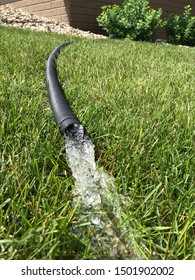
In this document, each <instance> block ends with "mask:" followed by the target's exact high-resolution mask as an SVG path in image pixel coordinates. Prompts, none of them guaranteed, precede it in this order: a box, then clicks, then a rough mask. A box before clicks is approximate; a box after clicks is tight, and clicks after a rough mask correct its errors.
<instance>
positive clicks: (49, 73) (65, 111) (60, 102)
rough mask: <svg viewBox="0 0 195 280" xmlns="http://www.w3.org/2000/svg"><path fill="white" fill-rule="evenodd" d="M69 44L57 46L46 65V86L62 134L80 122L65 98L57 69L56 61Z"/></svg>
mask: <svg viewBox="0 0 195 280" xmlns="http://www.w3.org/2000/svg"><path fill="white" fill-rule="evenodd" d="M69 44H71V43H69V42H66V43H63V44H61V45H59V46H57V47H56V48H55V49H54V50H53V52H52V53H51V54H50V56H49V58H48V60H47V65H46V84H47V89H48V94H49V100H50V105H51V108H52V111H53V114H54V118H55V121H56V123H57V125H58V126H59V128H60V131H61V133H62V134H65V132H66V130H68V128H69V127H71V126H72V125H73V124H79V123H80V121H79V120H78V118H77V117H76V116H75V115H74V114H73V112H72V110H71V108H70V105H69V103H68V101H67V99H66V97H65V93H64V91H63V89H62V87H61V85H60V83H59V80H58V75H57V67H56V59H57V58H58V55H59V54H60V51H61V49H62V48H64V47H66V46H68V45H69Z"/></svg>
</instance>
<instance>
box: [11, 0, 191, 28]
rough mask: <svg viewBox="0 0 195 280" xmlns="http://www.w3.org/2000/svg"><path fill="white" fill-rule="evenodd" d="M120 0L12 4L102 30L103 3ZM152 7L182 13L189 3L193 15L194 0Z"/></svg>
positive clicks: (157, 1) (158, 1) (162, 0)
mask: <svg viewBox="0 0 195 280" xmlns="http://www.w3.org/2000/svg"><path fill="white" fill-rule="evenodd" d="M135 1H136V0H135ZM122 2H123V1H122V0H21V1H17V2H15V3H13V4H12V6H13V7H14V8H22V9H23V10H25V11H28V12H30V13H36V14H38V15H41V16H44V17H48V18H53V19H56V20H58V21H61V22H66V23H69V24H70V25H71V26H73V27H75V28H80V29H83V30H90V31H93V32H102V30H101V29H100V28H99V27H98V24H97V22H96V17H97V16H98V15H99V14H100V12H101V7H102V6H103V5H110V4H111V5H112V4H114V3H115V4H121V3H122ZM149 2H150V5H151V7H152V8H155V9H157V8H159V7H161V8H162V9H163V16H164V17H167V16H168V15H169V14H170V13H177V14H181V13H183V7H184V6H186V5H191V7H192V15H195V0H171V1H170V0H150V1H149Z"/></svg>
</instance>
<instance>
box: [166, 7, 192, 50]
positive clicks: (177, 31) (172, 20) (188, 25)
mask: <svg viewBox="0 0 195 280" xmlns="http://www.w3.org/2000/svg"><path fill="white" fill-rule="evenodd" d="M191 10H192V9H191V7H190V5H187V6H185V7H184V13H183V15H180V16H178V15H171V16H170V17H169V18H168V20H167V24H166V34H167V38H168V41H169V42H170V43H173V44H176V45H179V44H180V45H188V46H195V17H192V16H191V15H190V14H191Z"/></svg>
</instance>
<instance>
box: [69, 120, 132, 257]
mask: <svg viewBox="0 0 195 280" xmlns="http://www.w3.org/2000/svg"><path fill="white" fill-rule="evenodd" d="M65 149H66V156H67V160H68V163H69V166H70V168H71V170H72V174H73V176H74V178H75V180H76V183H75V185H76V189H75V198H74V203H77V201H78V200H79V199H80V198H81V203H80V207H81V208H83V209H85V211H82V209H80V210H81V211H80V212H85V213H86V212H87V213H88V214H87V215H86V217H85V222H86V224H87V225H88V227H89V228H90V230H91V232H92V234H91V252H92V254H93V252H94V253H96V254H97V255H99V256H100V258H107V259H133V258H135V253H134V252H133V251H134V250H132V247H131V246H130V244H131V245H132V239H133V238H132V236H130V235H129V233H128V234H126V230H122V227H121V226H120V224H121V201H120V197H119V195H118V194H117V192H116V186H115V183H114V179H113V178H112V177H111V176H109V175H108V174H106V173H105V172H103V171H100V170H99V169H98V167H97V166H96V163H95V155H94V145H93V143H92V141H91V140H90V138H89V137H88V136H87V134H86V133H85V130H84V128H83V126H82V125H80V124H79V125H78V124H75V125H74V126H73V127H72V129H70V130H69V131H68V132H67V134H66V137H65ZM86 210H87V211H86ZM136 258H137V256H136Z"/></svg>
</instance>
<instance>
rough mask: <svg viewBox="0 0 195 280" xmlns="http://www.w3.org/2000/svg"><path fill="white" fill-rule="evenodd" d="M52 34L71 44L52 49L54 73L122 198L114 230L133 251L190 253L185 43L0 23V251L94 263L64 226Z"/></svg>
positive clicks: (191, 134)
mask: <svg viewBox="0 0 195 280" xmlns="http://www.w3.org/2000/svg"><path fill="white" fill-rule="evenodd" d="M63 41H74V42H77V44H73V45H71V46H69V47H67V48H66V49H65V50H64V51H63V52H62V53H61V56H60V58H59V63H58V65H59V73H60V80H61V82H62V84H63V86H64V88H65V89H66V94H67V96H68V99H69V101H70V103H71V105H72V108H73V110H74V111H75V112H76V114H77V115H78V117H79V118H80V120H81V121H82V123H83V124H84V125H85V127H86V128H87V130H88V132H89V134H90V136H91V139H92V141H93V142H94V144H95V145H96V159H97V161H98V164H99V166H100V167H101V168H103V169H104V170H105V171H107V172H108V173H110V174H111V175H112V176H114V177H115V179H116V185H117V189H116V191H117V192H118V193H119V194H122V196H123V198H124V205H123V206H122V212H123V225H121V227H124V225H125V227H126V228H127V229H128V230H129V231H130V232H131V233H132V236H133V238H134V240H135V244H136V247H137V250H139V251H140V252H141V254H142V256H143V257H144V258H148V259H195V241H194V238H195V222H194V218H195V196H194V189H195V175H194V174H195V157H194V148H195V128H194V123H195V82H194V74H195V49H194V48H184V47H182V48H180V47H176V46H171V45H170V46H166V45H156V44H150V43H141V42H130V41H128V40H125V41H117V40H95V41H94V40H91V39H81V38H78V37H70V36H65V35H56V34H49V33H42V32H32V31H27V30H20V29H15V28H8V27H2V26H0V104H1V105H0V114H1V122H2V124H1V128H0V148H1V154H0V168H1V169H0V182H1V188H0V250H1V251H0V258H2V259H81V258H85V259H88V258H93V259H96V258H97V259H101V256H99V255H91V254H90V232H88V231H85V229H84V228H82V227H80V228H81V230H80V232H81V234H77V233H76V232H75V231H73V227H75V226H76V225H77V226H79V223H80V221H79V220H78V219H77V214H78V213H77V212H76V211H77V209H76V206H74V207H73V206H72V204H71V198H72V193H71V188H72V186H74V180H73V178H72V176H71V172H70V169H69V167H68V165H67V162H66V160H65V155H64V154H63V148H64V140H63V137H62V136H61V135H60V133H59V131H58V129H57V128H56V125H55V123H54V119H53V115H52V113H51V109H50V106H49V101H48V96H47V92H46V86H45V63H46V59H47V57H48V55H49V54H50V52H51V51H52V50H53V48H54V47H55V46H57V45H58V44H60V43H61V42H63ZM75 213H76V214H75ZM82 235H83V238H82ZM84 236H85V238H84ZM86 236H88V238H86Z"/></svg>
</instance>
